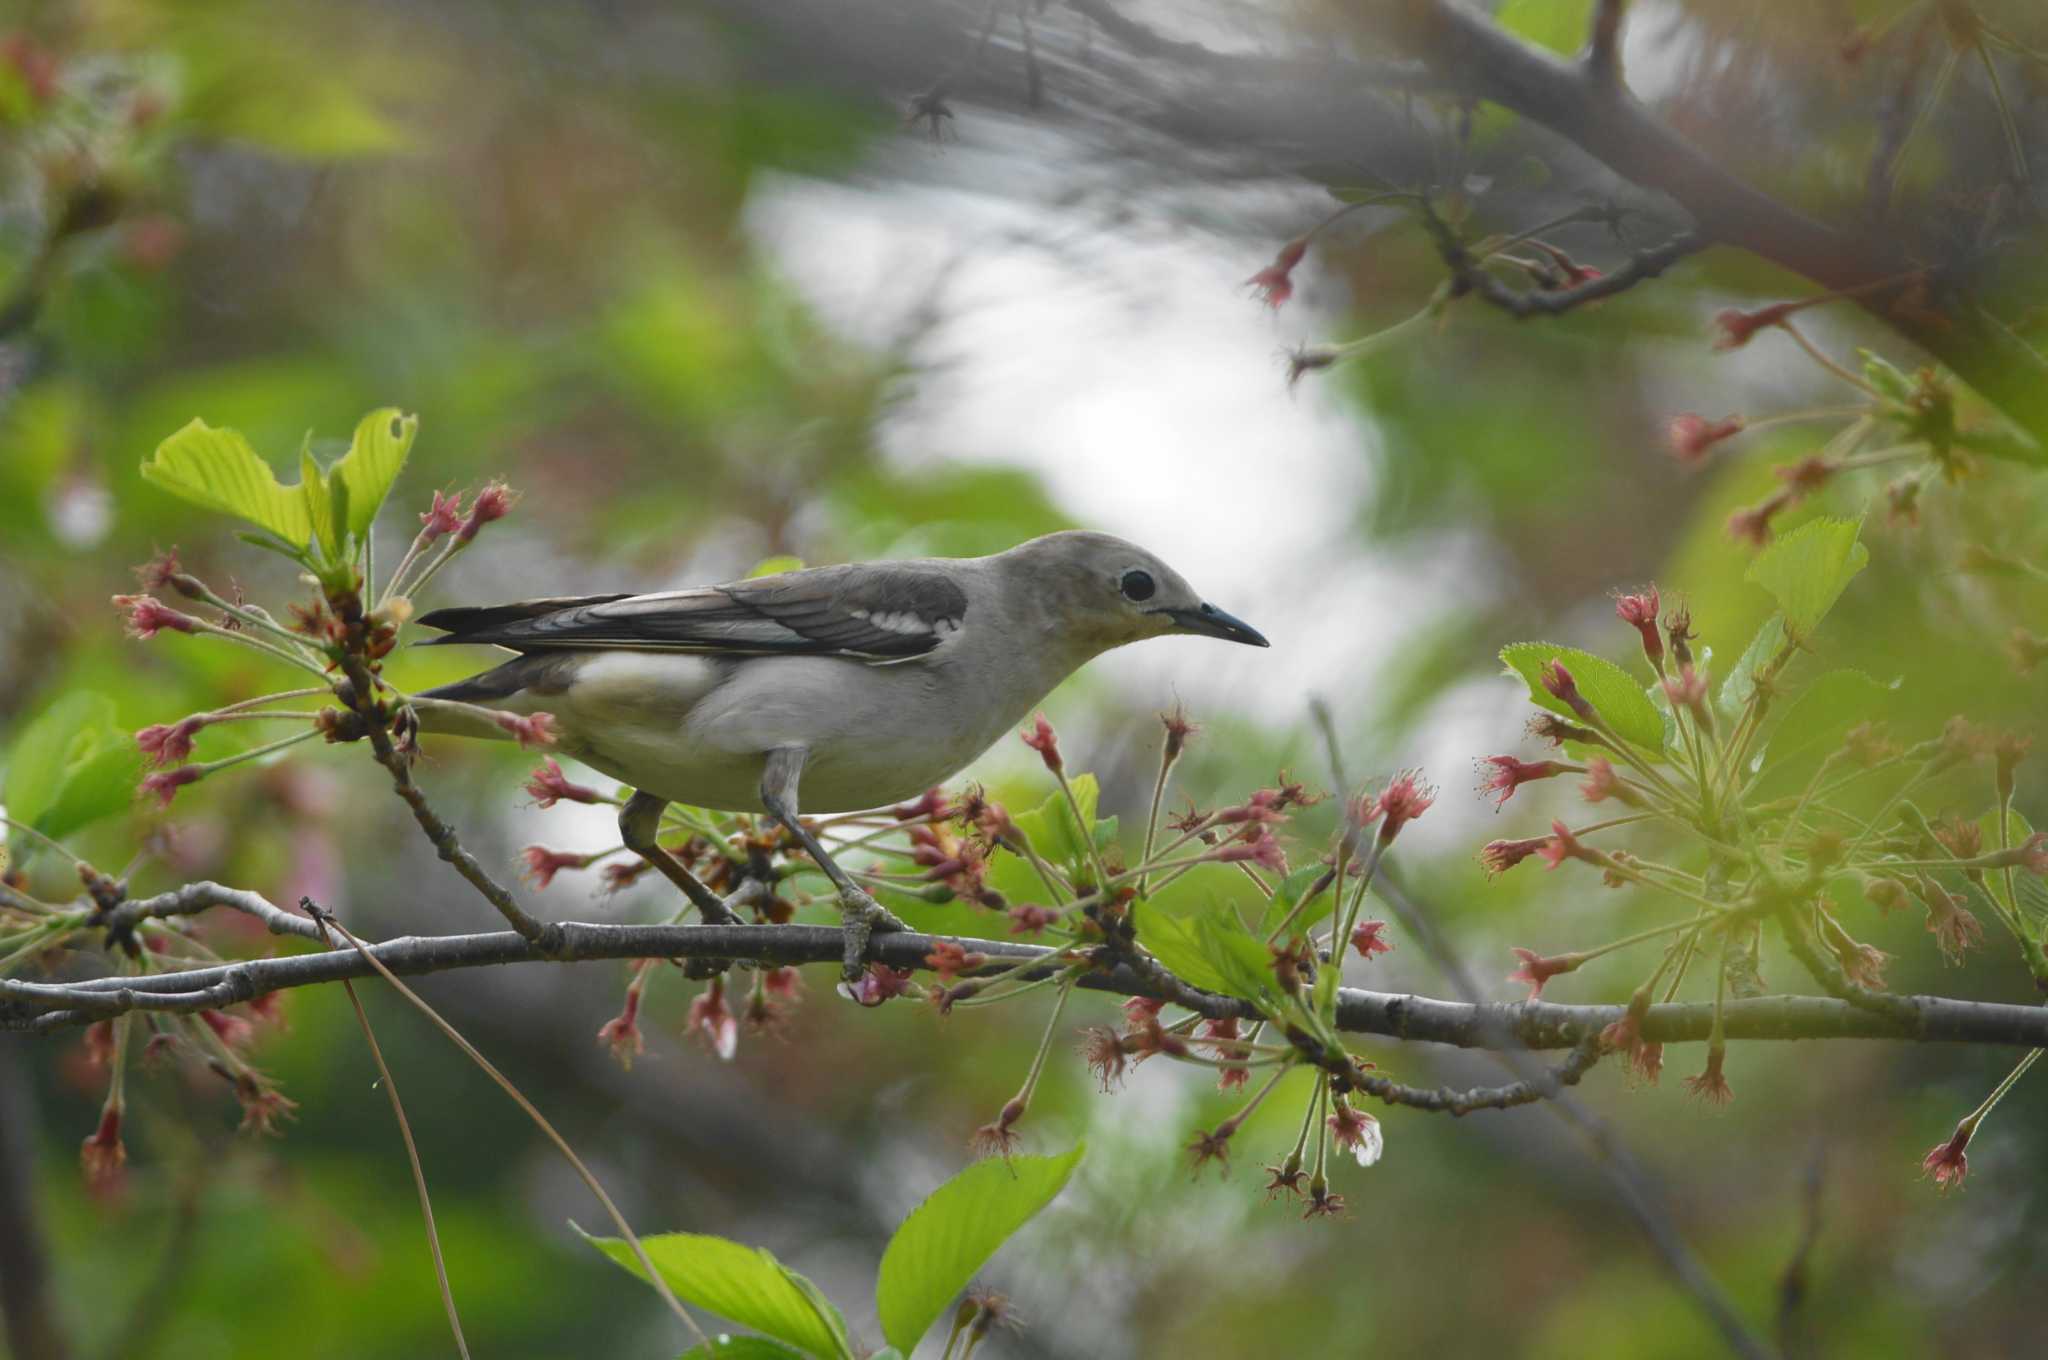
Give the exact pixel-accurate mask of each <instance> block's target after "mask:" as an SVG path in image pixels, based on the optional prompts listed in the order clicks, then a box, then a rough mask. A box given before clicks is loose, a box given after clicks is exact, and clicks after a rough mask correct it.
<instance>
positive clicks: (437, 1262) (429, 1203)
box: [316, 919, 469, 1360]
mask: <svg viewBox="0 0 2048 1360" xmlns="http://www.w3.org/2000/svg"><path fill="white" fill-rule="evenodd" d="M316 924H317V925H318V926H319V929H320V934H321V937H322V939H323V940H324V939H326V938H327V923H326V922H325V921H319V920H317V919H316ZM336 928H337V929H339V928H340V927H339V926H338V925H337V927H336ZM349 939H350V941H351V942H353V941H354V939H355V937H354V936H350V937H349ZM358 948H359V949H360V946H358ZM341 989H342V990H343V991H344V992H347V993H348V1004H349V1007H350V1008H351V1009H352V1010H354V1011H355V1013H356V1024H357V1025H359V1026H361V1028H362V1031H363V1042H364V1043H365V1044H367V1045H369V1049H370V1061H372V1062H374V1063H375V1064H377V1079H378V1080H379V1081H380V1082H381V1083H383V1086H384V1094H385V1095H387V1096H389V1097H390V1099H391V1115H392V1117H393V1118H394V1119H396V1120H397V1121H398V1136H399V1137H400V1138H402V1139H404V1140H405V1160H406V1161H407V1162H408V1163H409V1164H410V1165H411V1167H412V1184H413V1189H415V1190H417V1191H418V1192H419V1197H420V1218H421V1219H422V1220H424V1221H425V1223H426V1225H427V1251H428V1252H429V1254H431V1255H432V1256H433V1258H434V1279H435V1281H436V1282H437V1283H438V1284H439V1285H440V1287H441V1307H442V1308H443V1309H445V1310H446V1311H447V1314H448V1329H449V1330H450V1331H452V1332H454V1333H455V1351H456V1354H458V1355H460V1356H462V1360H469V1343H468V1342H467V1341H465V1340H463V1337H462V1317H461V1315H460V1314H458V1313H457V1312H456V1311H455V1291H454V1290H453V1289H452V1288H450V1286H449V1284H448V1261H447V1258H446V1257H445V1256H443V1255H442V1253H441V1234H440V1232H439V1231H438V1230H437V1229H436V1228H435V1227H434V1200H433V1197H432V1196H430V1195H429V1194H428V1193H427V1173H426V1169H425V1168H424V1167H422V1166H421V1165H420V1150H419V1145H418V1144H416V1143H414V1142H413V1138H412V1124H411V1123H410V1122H409V1121H408V1120H407V1119H406V1117H405V1102H403V1101H401V1100H400V1099H399V1098H398V1081H397V1079H396V1078H395V1077H393V1076H392V1075H391V1069H390V1068H389V1067H388V1066H386V1065H385V1062H384V1050H383V1049H382V1048H380V1047H378V1045H377V1035H376V1033H375V1031H373V1030H372V1029H371V1028H370V1017H369V1016H368V1015H367V1014H366V1013H365V1012H364V1011H363V1002H362V998H361V997H358V996H357V995H356V985H355V984H354V983H353V982H344V983H342V984H341Z"/></svg>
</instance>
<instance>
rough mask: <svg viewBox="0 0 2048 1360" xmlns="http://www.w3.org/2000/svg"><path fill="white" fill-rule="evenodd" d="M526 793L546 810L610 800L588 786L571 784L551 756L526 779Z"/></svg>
mask: <svg viewBox="0 0 2048 1360" xmlns="http://www.w3.org/2000/svg"><path fill="white" fill-rule="evenodd" d="M526 791H527V792H528V793H530V794H532V795H533V797H534V799H535V801H537V802H538V803H539V804H540V806H542V807H544V808H551V807H553V806H554V805H555V804H556V803H560V802H564V801H566V802H571V803H603V802H608V801H610V800H608V799H607V798H606V797H605V796H604V795H603V794H601V793H599V792H598V791H597V790H596V789H593V788H591V787H590V786H589V785H587V784H576V783H572V782H570V780H569V778H568V776H567V775H564V774H563V773H562V767H561V766H560V765H559V764H558V763H556V761H555V759H554V757H552V756H550V757H548V758H547V759H546V760H543V761H542V762H541V763H540V764H538V765H536V766H534V767H533V773H532V774H530V775H528V776H527V778H526Z"/></svg>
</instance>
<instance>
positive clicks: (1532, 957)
mask: <svg viewBox="0 0 2048 1360" xmlns="http://www.w3.org/2000/svg"><path fill="white" fill-rule="evenodd" d="M1509 952H1511V953H1512V954H1514V956H1515V957H1516V958H1518V959H1520V960H1521V962H1520V963H1519V964H1517V965H1516V967H1515V971H1514V972H1512V973H1509V974H1508V981H1509V982H1526V983H1528V984H1529V1000H1531V1001H1534V1000H1536V999H1537V998H1539V997H1541V996H1542V995H1543V984H1544V983H1546V982H1548V981H1550V980H1551V979H1552V978H1554V977H1557V976H1559V975H1560V974H1563V973H1572V972H1577V971H1578V967H1579V965H1580V964H1582V963H1584V962H1585V961H1586V956H1585V955H1584V954H1555V955H1550V956H1545V955H1542V954H1538V953H1537V952H1536V951H1535V950H1533V949H1524V948H1522V947H1521V946H1520V945H1514V946H1511V947H1510V951H1509Z"/></svg>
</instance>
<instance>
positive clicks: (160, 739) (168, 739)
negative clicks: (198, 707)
mask: <svg viewBox="0 0 2048 1360" xmlns="http://www.w3.org/2000/svg"><path fill="white" fill-rule="evenodd" d="M206 722H207V717H206V715H205V714H204V713H195V714H193V715H192V716H191V717H189V718H181V719H180V720H179V721H177V722H176V723H172V724H165V723H152V724H151V725H150V726H148V727H145V728H143V729H142V730H141V731H140V732H137V733H136V734H135V745H136V746H137V747H138V748H139V749H140V750H141V752H142V754H144V755H145V756H148V757H149V763H150V764H151V765H153V766H157V767H159V768H161V767H162V766H165V765H175V764H177V763H178V762H179V761H181V760H184V759H185V758H186V757H188V756H190V755H191V754H192V738H193V736H194V734H196V733H197V732H198V731H199V729H200V728H202V727H204V726H206Z"/></svg>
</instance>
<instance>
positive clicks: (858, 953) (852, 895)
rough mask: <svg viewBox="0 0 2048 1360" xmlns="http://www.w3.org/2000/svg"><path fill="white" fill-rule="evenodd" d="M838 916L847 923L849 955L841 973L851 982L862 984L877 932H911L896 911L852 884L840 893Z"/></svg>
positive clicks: (843, 961) (843, 960) (844, 957)
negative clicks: (862, 977)
mask: <svg viewBox="0 0 2048 1360" xmlns="http://www.w3.org/2000/svg"><path fill="white" fill-rule="evenodd" d="M839 914H840V917H841V919H842V920H844V921H845V923H846V952H845V954H844V956H843V957H842V959H841V963H840V971H841V973H842V974H843V975H844V976H845V978H846V980H847V981H848V982H849V983H855V982H859V981H860V978H861V974H863V973H865V972H866V971H867V966H868V964H867V954H868V940H869V939H870V938H872V937H873V936H874V935H875V934H877V933H878V932H879V933H881V934H884V935H886V934H889V933H890V932H892V931H898V930H908V929H910V927H909V926H908V925H906V924H904V922H903V921H902V920H901V919H900V918H899V917H898V916H897V915H896V914H895V913H894V912H892V911H890V910H889V909H888V908H887V907H885V906H883V905H882V904H881V903H880V902H877V901H876V900H875V899H874V898H872V897H870V896H868V894H866V893H864V892H862V891H861V890H860V889H859V888H856V887H854V886H852V885H851V884H849V885H847V886H846V887H844V888H842V889H840V891H839Z"/></svg>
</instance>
